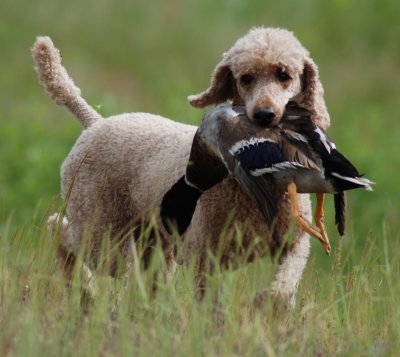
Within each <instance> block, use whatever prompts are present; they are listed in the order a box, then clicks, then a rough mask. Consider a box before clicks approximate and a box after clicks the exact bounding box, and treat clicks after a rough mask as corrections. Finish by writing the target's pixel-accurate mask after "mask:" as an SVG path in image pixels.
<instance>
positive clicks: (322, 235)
mask: <svg viewBox="0 0 400 357" xmlns="http://www.w3.org/2000/svg"><path fill="white" fill-rule="evenodd" d="M288 193H289V199H290V203H291V213H292V215H293V217H294V218H295V219H296V224H297V225H298V226H299V227H300V228H301V229H302V230H303V231H305V232H307V233H308V234H310V235H311V236H312V237H314V238H317V239H318V240H319V241H320V242H321V243H322V246H323V247H324V250H325V252H326V253H327V254H328V255H329V254H330V253H331V245H330V243H329V240H328V236H327V234H326V230H325V226H324V207H323V204H324V200H323V198H324V197H323V194H322V200H321V198H320V197H319V196H318V195H317V200H318V202H317V208H316V211H315V217H316V223H317V227H315V226H313V225H312V224H311V223H310V222H308V221H307V220H306V219H304V218H303V217H302V216H301V214H300V211H299V205H298V201H297V187H296V184H295V183H294V182H291V183H290V184H289V185H288ZM317 217H318V219H317Z"/></svg>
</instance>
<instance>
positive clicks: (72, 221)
mask: <svg viewBox="0 0 400 357" xmlns="http://www.w3.org/2000/svg"><path fill="white" fill-rule="evenodd" d="M32 53H33V57H34V60H35V63H36V70H37V72H38V75H39V79H40V82H41V83H42V84H43V86H44V87H45V89H46V90H47V92H48V93H49V95H50V96H51V97H52V98H53V99H54V100H55V102H56V103H57V104H59V105H64V106H66V107H67V108H68V109H69V110H70V111H71V112H72V113H73V114H74V115H75V116H76V117H77V118H78V119H79V120H80V122H81V123H82V125H83V127H84V129H85V130H84V131H83V132H82V134H81V135H80V137H79V138H78V140H77V142H76V143H75V145H74V146H73V148H72V150H71V152H70V153H69V155H68V156H67V158H66V159H65V161H64V163H63V164H62V167H61V192H62V196H63V198H64V200H65V202H66V214H67V217H68V223H67V225H66V223H65V221H64V223H63V229H62V241H61V248H62V250H64V251H65V250H66V251H68V252H69V253H70V254H71V255H72V256H74V255H75V254H76V253H77V252H78V249H79V247H80V245H81V243H82V240H83V237H85V236H89V238H88V239H89V241H90V264H93V265H96V264H98V261H99V256H100V250H101V249H100V247H101V245H102V242H103V241H104V240H106V239H109V240H110V242H111V244H115V245H116V246H117V247H118V252H119V254H120V255H122V256H123V258H124V261H125V262H126V265H127V266H129V264H131V262H132V259H133V256H132V251H134V250H135V249H136V248H135V247H136V245H135V244H132V243H133V242H136V241H138V240H139V239H140V236H141V230H142V227H143V226H145V227H147V226H149V225H150V227H152V229H151V231H150V233H149V236H150V238H151V240H152V241H153V242H156V241H159V242H161V246H162V248H163V249H164V252H165V256H166V260H167V262H171V261H172V260H173V259H172V257H173V247H172V244H171V242H172V239H171V236H170V235H169V234H168V233H167V231H166V230H165V229H164V227H163V226H162V224H161V223H160V222H161V220H160V216H159V207H160V203H161V200H162V198H163V196H164V195H165V193H166V192H167V191H168V190H169V189H170V188H171V187H172V186H173V185H174V184H175V182H176V181H177V180H178V179H179V178H180V177H181V176H182V175H183V174H184V172H185V167H186V163H187V160H188V158H189V153H190V149H191V144H192V140H193V136H194V134H195V132H196V129H197V128H196V127H195V126H191V125H185V124H181V123H177V122H174V121H172V120H169V119H166V118H163V117H160V116H157V115H153V114H147V113H125V114H120V115H115V116H111V117H109V118H107V119H105V118H103V117H102V116H101V115H100V114H98V113H97V112H96V111H95V110H94V109H93V108H92V107H90V106H89V105H88V103H87V102H86V101H85V100H84V99H83V97H82V96H81V94H80V90H79V88H77V87H76V85H75V84H74V82H73V81H72V79H71V78H70V76H69V75H68V73H67V72H66V70H65V68H64V67H63V66H62V64H61V58H60V55H59V52H58V50H57V49H56V48H55V47H54V45H53V43H52V41H51V40H50V38H48V37H38V38H37V41H36V42H35V44H34V46H33V48H32ZM293 98H296V100H297V101H298V102H299V103H301V104H302V105H305V106H308V107H310V108H311V109H313V110H314V111H315V112H316V116H315V120H316V122H317V124H318V125H320V126H322V127H324V128H326V127H327V126H328V125H329V116H328V114H327V111H326V107H325V103H324V99H323V90H322V85H321V83H320V81H319V76H318V69H317V66H316V65H315V63H314V62H313V61H312V60H311V58H310V56H309V53H308V51H307V50H305V49H304V47H303V46H302V45H301V44H300V42H299V41H298V40H297V39H296V38H295V37H294V35H293V34H292V33H291V32H289V31H287V30H283V29H274V28H255V29H252V30H251V31H250V32H249V33H248V34H247V35H245V36H244V37H242V38H241V39H239V40H238V41H237V42H236V44H234V46H233V47H232V48H231V49H230V50H229V51H228V52H227V53H225V54H224V55H223V59H222V61H221V62H220V63H219V64H218V65H217V67H216V69H215V70H214V73H213V76H212V80H211V85H210V88H208V89H207V90H206V91H204V92H203V93H201V94H198V95H193V96H190V97H189V98H188V99H189V102H190V104H191V105H192V106H194V107H205V106H208V105H213V104H218V103H221V102H224V101H227V100H231V101H232V102H233V103H234V104H241V105H245V107H246V110H247V113H248V116H249V117H250V118H252V119H253V120H255V121H261V122H277V121H279V118H280V116H281V115H282V113H283V110H284V107H285V105H286V104H287V102H288V101H289V99H293ZM299 206H300V210H301V214H302V215H303V216H304V217H305V218H306V219H310V216H311V214H310V213H311V208H310V199H309V195H305V194H300V195H299ZM278 207H279V208H278V218H277V223H276V226H277V229H278V231H279V233H280V235H281V236H283V235H284V234H285V233H286V232H287V231H288V228H289V225H290V222H289V220H290V205H289V201H288V199H287V197H286V196H284V197H283V199H282V200H281V201H280V202H279V203H278ZM61 218H62V217H61V215H60V219H61ZM53 222H54V219H53ZM268 231H269V229H268V227H267V226H266V223H265V222H264V219H263V216H262V215H261V213H260V212H259V211H258V210H257V208H256V207H255V205H254V203H253V202H252V201H251V200H250V199H249V197H248V195H247V194H246V193H245V192H243V191H242V190H241V189H240V187H239V186H238V185H237V183H236V182H235V180H234V179H233V178H231V177H227V178H226V179H224V180H223V181H222V182H221V183H219V184H218V185H216V186H215V187H213V188H212V189H210V190H208V191H207V192H205V193H204V194H203V195H202V197H201V198H200V200H199V202H198V204H197V207H196V210H195V213H194V215H193V218H192V222H191V224H190V226H189V227H188V230H187V231H186V232H185V235H184V237H183V238H182V239H183V241H184V242H185V249H184V250H183V257H184V258H185V260H188V259H189V257H190V256H195V257H197V258H198V259H199V264H198V275H197V291H198V294H199V297H201V296H202V294H203V293H204V289H205V283H206V279H205V276H206V273H207V272H212V270H213V268H214V265H213V264H212V263H211V262H210V261H209V260H208V259H207V254H208V249H211V251H213V252H215V253H216V252H217V251H218V254H219V259H220V263H221V266H228V265H230V264H233V263H234V261H237V259H239V257H240V256H242V255H245V257H246V261H251V260H253V259H254V258H256V257H259V256H263V255H266V254H270V255H271V251H270V246H269V244H270V242H269V241H268ZM222 232H225V234H226V236H224V237H222V236H221V234H222ZM237 235H240V237H241V238H240V245H241V246H240V249H238V241H237V240H235V236H237ZM222 238H223V240H221V239H222ZM309 247H310V243H309V237H308V235H307V234H305V233H304V232H302V231H299V230H296V231H295V234H294V238H293V242H292V243H291V244H290V245H287V248H285V249H282V251H281V252H280V256H279V259H278V262H279V263H278V268H277V272H276V274H275V277H274V281H273V282H272V285H271V286H270V287H269V288H268V294H269V297H270V298H272V299H274V300H276V301H278V302H279V303H281V304H284V306H286V307H288V308H290V307H293V306H294V302H295V293H296V290H297V285H298V283H299V281H300V278H301V276H302V272H303V269H304V267H305V264H306V262H307V257H308V254H309ZM151 248H152V244H151V243H150V246H149V248H148V249H147V250H145V251H144V252H143V260H144V263H143V264H144V267H146V266H147V265H148V262H149V259H150V256H151ZM241 253H242V254H241ZM273 258H274V257H273ZM120 260H121V259H118V260H116V261H120ZM68 262H69V263H71V259H69V260H68ZM73 263H74V261H73V260H72V263H71V264H73ZM117 271H118V267H117V266H115V264H114V265H113V264H112V266H111V269H110V273H111V274H116V273H117Z"/></svg>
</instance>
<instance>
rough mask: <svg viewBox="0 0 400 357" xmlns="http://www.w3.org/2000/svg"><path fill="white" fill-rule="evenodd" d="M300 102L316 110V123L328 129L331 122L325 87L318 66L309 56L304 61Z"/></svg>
mask: <svg viewBox="0 0 400 357" xmlns="http://www.w3.org/2000/svg"><path fill="white" fill-rule="evenodd" d="M300 104H302V105H305V106H306V107H308V108H310V109H312V110H313V111H314V112H315V116H314V120H315V123H316V124H317V125H318V126H320V127H322V128H323V129H326V128H327V127H328V126H329V124H330V118H329V114H328V110H327V109H326V105H325V100H324V89H323V87H322V84H321V81H320V79H319V73H318V67H317V65H316V64H315V63H314V61H313V60H312V59H310V58H308V59H307V60H306V61H305V62H304V70H303V93H302V100H301V102H300Z"/></svg>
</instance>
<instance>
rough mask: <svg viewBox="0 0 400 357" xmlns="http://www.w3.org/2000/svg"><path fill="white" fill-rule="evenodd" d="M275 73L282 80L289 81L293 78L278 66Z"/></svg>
mask: <svg viewBox="0 0 400 357" xmlns="http://www.w3.org/2000/svg"><path fill="white" fill-rule="evenodd" d="M275 75H276V77H277V78H278V80H279V81H281V82H287V81H289V80H291V79H292V77H290V76H289V75H288V74H287V73H286V72H285V71H284V70H283V69H282V68H278V69H277V70H276V72H275Z"/></svg>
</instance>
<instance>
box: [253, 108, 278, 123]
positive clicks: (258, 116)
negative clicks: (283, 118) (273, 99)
mask: <svg viewBox="0 0 400 357" xmlns="http://www.w3.org/2000/svg"><path fill="white" fill-rule="evenodd" d="M275 116H276V114H275V111H274V110H273V109H272V108H260V109H256V110H255V111H254V114H253V118H254V119H255V121H256V122H257V124H258V125H261V126H268V125H270V124H271V123H272V120H274V118H275Z"/></svg>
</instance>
